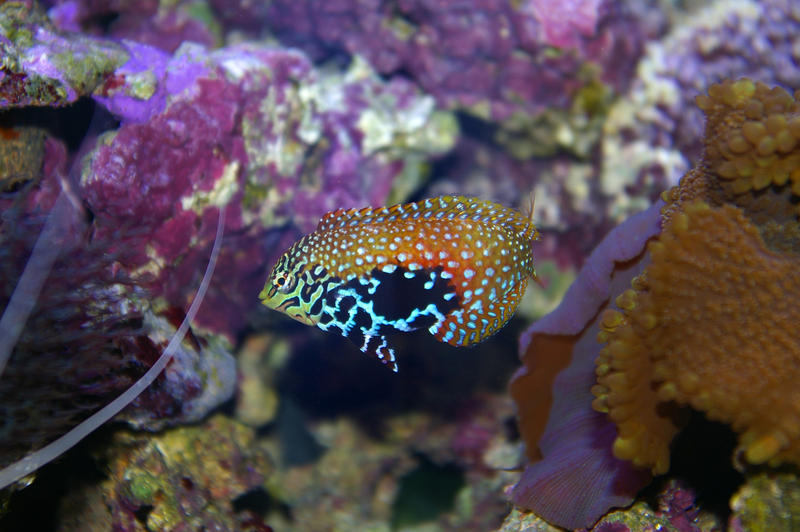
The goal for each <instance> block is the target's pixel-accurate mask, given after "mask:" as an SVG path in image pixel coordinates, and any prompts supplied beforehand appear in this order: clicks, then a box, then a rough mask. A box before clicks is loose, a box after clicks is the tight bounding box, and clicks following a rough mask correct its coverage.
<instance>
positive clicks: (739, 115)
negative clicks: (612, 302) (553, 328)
mask: <svg viewBox="0 0 800 532" xmlns="http://www.w3.org/2000/svg"><path fill="white" fill-rule="evenodd" d="M698 105H699V106H700V107H701V108H702V109H703V111H704V112H705V113H706V117H707V122H706V136H705V139H706V145H705V155H704V158H703V166H702V167H700V168H697V169H695V171H693V172H692V173H690V174H688V175H687V176H685V177H684V179H683V181H682V182H681V184H680V186H679V187H677V188H675V189H672V190H671V191H670V192H669V193H668V194H667V195H666V198H667V201H668V205H667V207H666V208H665V210H664V217H665V225H664V228H663V230H662V232H661V234H660V235H659V237H658V239H657V240H655V241H654V242H652V243H651V244H649V246H648V251H649V255H650V261H651V264H650V265H649V266H648V267H647V269H646V270H645V273H644V274H643V275H642V276H640V277H639V278H637V279H636V280H635V281H634V282H633V284H632V287H631V288H630V289H628V290H626V291H625V292H623V293H622V294H621V295H620V296H619V297H618V298H617V305H618V306H619V307H620V310H619V311H610V312H609V313H607V314H606V315H605V316H604V317H603V333H602V335H601V336H600V339H601V341H603V342H605V343H606V347H604V348H603V350H602V351H601V352H600V356H599V357H598V359H597V367H598V369H597V372H598V386H597V387H596V388H595V389H594V394H595V395H596V396H597V402H596V403H595V407H596V408H597V409H599V410H601V411H606V412H608V414H609V417H610V418H611V419H613V420H614V421H615V423H616V424H617V429H618V436H617V439H616V441H615V442H614V452H615V455H616V456H618V457H621V458H625V459H628V460H631V461H633V463H634V464H636V465H638V466H640V467H647V468H650V469H652V470H653V472H654V473H656V474H660V473H664V472H665V471H666V470H667V467H668V465H669V442H670V441H671V439H672V435H673V434H674V432H675V431H676V430H678V428H679V426H678V425H676V423H675V421H674V420H673V419H672V418H671V416H669V415H668V411H667V410H668V409H666V408H664V406H660V405H663V404H664V403H670V402H671V403H674V404H676V405H680V406H682V405H689V406H691V407H692V408H694V409H696V410H700V411H702V412H704V413H705V414H706V416H707V417H708V418H709V419H713V420H717V421H722V422H725V423H728V424H730V425H731V426H732V427H733V429H734V430H735V431H736V432H738V433H739V434H740V439H739V452H740V453H741V454H742V457H741V458H743V460H744V461H745V462H747V463H751V464H761V463H765V462H769V463H772V464H773V465H775V464H779V463H794V464H800V391H798V389H797V387H796V385H795V383H796V380H797V378H798V377H799V375H796V374H795V373H793V370H794V369H795V368H797V367H798V366H799V365H800V342H798V339H799V338H800V337H799V336H798V331H797V328H796V327H795V324H796V323H797V322H798V319H800V307H798V305H797V303H796V301H797V296H798V295H800V273H798V260H799V259H800V254H798V250H800V246H798V242H800V239H798V236H800V224H799V223H798V208H797V206H796V203H797V202H796V199H797V197H798V195H800V93H797V94H796V95H795V97H794V98H792V96H790V95H789V94H788V93H787V92H786V91H784V90H783V89H781V88H774V89H770V88H768V87H767V86H766V85H764V84H761V83H758V84H756V83H753V82H751V81H748V80H742V81H737V82H726V83H723V84H719V85H713V86H712V87H711V88H710V89H709V93H708V96H700V97H698ZM765 324H766V326H765ZM634 390H636V391H634Z"/></svg>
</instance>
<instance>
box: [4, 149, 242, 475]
mask: <svg viewBox="0 0 800 532" xmlns="http://www.w3.org/2000/svg"><path fill="white" fill-rule="evenodd" d="M49 142H50V143H53V144H54V141H49ZM56 146H58V145H57V144H54V145H53V146H51V147H48V148H47V149H46V151H48V152H50V153H49V154H48V157H49V158H50V159H49V160H48V162H47V164H45V166H44V172H45V175H44V176H43V177H42V178H41V181H40V183H39V184H38V186H36V187H28V189H27V190H25V191H23V192H20V193H18V194H17V195H16V196H7V197H4V198H3V199H2V204H1V205H2V208H3V212H4V218H3V222H2V224H0V244H2V245H1V246H0V258H2V260H0V264H1V265H2V266H1V267H0V280H2V282H0V306H2V308H4V309H6V308H8V306H7V305H8V302H9V298H10V295H11V292H12V290H13V289H14V288H15V286H16V284H17V282H18V280H19V279H20V274H21V272H22V270H23V267H25V264H26V259H27V258H28V257H29V256H30V254H31V246H32V243H33V242H34V241H35V240H36V238H37V235H38V232H39V231H40V230H41V225H42V219H43V218H44V215H45V214H46V213H47V212H48V210H49V209H51V208H52V205H53V203H54V198H55V196H57V195H58V190H59V189H60V185H59V183H58V181H57V180H56V178H55V175H54V174H56V173H62V172H63V171H64V168H63V164H58V163H57V162H56V160H58V159H59V158H60V160H61V162H62V163H63V161H64V150H63V148H62V149H61V150H59V149H57V148H56ZM51 172H52V173H51ZM70 209H71V207H70ZM76 214H80V213H79V212H78V213H76V212H71V214H70V215H64V216H63V217H62V218H61V219H60V220H58V222H57V223H59V224H61V225H62V226H63V230H62V236H61V237H60V240H59V241H58V242H51V243H49V245H51V246H59V248H60V255H59V256H58V257H57V259H56V260H55V262H54V264H53V267H52V270H51V271H50V274H49V276H48V278H47V281H46V283H45V285H44V289H43V291H42V293H41V294H40V295H39V297H38V299H37V301H36V305H35V307H34V308H33V311H32V313H31V315H30V317H29V318H28V320H27V323H26V324H25V328H24V329H23V331H22V334H21V335H20V337H19V339H18V341H17V342H16V345H14V349H13V352H12V354H11V358H10V360H9V362H8V365H7V366H6V367H5V371H4V372H3V374H2V378H0V404H2V411H3V416H2V418H3V419H4V420H5V422H4V424H3V426H2V428H0V465H2V466H6V465H8V464H9V463H10V462H12V461H14V460H16V459H19V458H21V457H22V456H23V455H24V454H26V453H28V452H30V451H34V450H37V449H38V448H40V447H41V446H42V445H44V444H45V443H48V442H50V441H52V440H53V439H55V438H56V437H58V436H60V435H62V434H63V433H64V432H66V431H67V430H69V429H71V428H73V427H74V426H75V425H77V424H78V423H79V422H81V421H83V420H84V419H85V418H86V417H87V416H89V415H90V414H92V413H93V412H94V411H96V410H97V409H98V408H100V407H102V406H104V405H105V404H106V403H108V402H109V401H110V400H112V399H114V398H115V397H116V396H117V395H119V394H120V393H121V392H122V391H124V390H125V389H126V388H128V386H130V385H131V384H132V383H133V382H134V381H135V380H136V379H138V378H139V377H140V376H141V375H142V374H144V372H145V371H147V369H148V368H149V367H150V365H152V364H153V362H154V361H155V360H156V358H158V356H159V354H160V353H161V352H162V351H163V350H164V348H165V347H166V345H167V342H168V341H169V339H170V336H171V335H172V333H173V332H174V331H175V328H176V325H174V324H173V323H172V322H173V321H180V318H181V317H182V310H181V309H180V308H178V309H175V310H174V311H173V310H170V311H161V312H160V314H157V313H156V312H155V311H154V309H153V307H152V306H151V305H150V303H149V294H148V292H147V290H146V289H144V287H143V284H144V283H142V282H141V279H140V276H134V275H132V274H131V272H130V271H128V270H126V269H124V268H122V267H121V266H120V265H121V264H123V263H125V262H126V261H127V258H126V254H127V253H128V250H126V249H124V248H118V247H115V245H114V244H113V243H112V242H113V241H114V240H116V239H117V238H121V237H124V236H125V231H124V230H123V229H120V230H119V231H118V232H116V233H109V234H107V235H105V236H103V235H99V234H92V230H91V229H92V228H91V226H90V225H89V224H87V223H86V220H84V219H81V217H80V216H76ZM172 314H175V315H174V316H172ZM173 317H174V319H169V318H173ZM194 339H195V342H194V343H193V344H189V343H187V344H184V345H182V346H180V347H179V348H178V350H177V352H176V353H175V356H174V358H173V360H172V364H170V366H169V368H168V369H167V370H166V372H165V373H164V375H163V377H162V378H161V379H159V380H157V381H156V383H155V384H154V385H153V386H151V387H150V388H149V389H147V390H146V391H145V392H144V393H143V394H141V395H140V396H139V398H138V399H137V400H136V401H134V403H133V404H132V405H131V406H130V407H129V408H128V409H126V410H125V411H124V412H123V413H122V414H121V415H120V417H119V419H124V420H127V421H129V422H130V423H131V424H132V425H134V426H136V427H139V428H146V429H150V430H156V429H159V428H162V427H163V426H165V425H169V424H174V423H177V422H191V421H197V420H199V419H201V418H202V417H203V416H204V415H206V414H207V413H208V411H209V410H211V409H213V408H215V407H216V406H218V405H219V404H220V403H221V402H222V401H225V400H226V399H227V398H229V397H230V396H231V394H232V393H233V387H234V383H235V371H236V370H235V366H234V360H233V357H232V356H231V355H230V353H229V352H228V351H227V350H226V348H225V347H224V346H223V345H222V344H221V343H220V342H219V341H218V340H216V339H214V338H209V337H204V336H200V335H198V336H196V337H194Z"/></svg>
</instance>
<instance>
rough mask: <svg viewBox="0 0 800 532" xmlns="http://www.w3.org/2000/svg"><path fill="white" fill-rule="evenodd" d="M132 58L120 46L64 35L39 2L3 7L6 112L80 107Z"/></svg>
mask: <svg viewBox="0 0 800 532" xmlns="http://www.w3.org/2000/svg"><path fill="white" fill-rule="evenodd" d="M127 60H128V55H127V53H126V52H125V48H124V47H123V46H121V45H120V44H118V43H116V42H113V41H109V40H107V39H100V38H97V37H93V36H90V35H83V34H80V33H72V32H62V31H59V30H58V29H56V28H55V27H54V25H53V24H52V23H51V22H50V19H49V18H48V17H47V15H45V13H44V12H43V11H42V9H41V8H40V7H39V5H38V4H37V3H36V2H3V3H2V4H0V108H8V107H22V106H30V105H42V106H44V105H47V106H64V105H68V104H71V103H74V102H75V101H76V100H77V99H78V98H80V97H83V96H87V95H89V94H91V93H92V91H93V90H95V88H97V86H98V85H100V83H102V82H103V80H105V79H106V78H107V77H108V76H109V75H111V73H113V72H114V70H116V69H117V68H118V67H119V66H120V65H122V64H123V63H125V61H127Z"/></svg>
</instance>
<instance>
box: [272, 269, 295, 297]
mask: <svg viewBox="0 0 800 532" xmlns="http://www.w3.org/2000/svg"><path fill="white" fill-rule="evenodd" d="M272 284H273V285H275V287H276V288H277V289H278V291H280V292H288V291H289V290H291V288H292V285H293V284H294V283H293V282H292V277H291V275H289V273H287V272H284V273H282V274H280V275H279V276H278V277H276V278H275V280H274V281H273V282H272Z"/></svg>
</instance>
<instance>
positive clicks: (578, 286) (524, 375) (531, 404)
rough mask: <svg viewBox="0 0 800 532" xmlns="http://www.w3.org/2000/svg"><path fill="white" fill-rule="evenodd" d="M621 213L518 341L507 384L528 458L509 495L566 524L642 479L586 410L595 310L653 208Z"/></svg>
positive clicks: (637, 254) (623, 271) (613, 288)
mask: <svg viewBox="0 0 800 532" xmlns="http://www.w3.org/2000/svg"><path fill="white" fill-rule="evenodd" d="M660 207H661V204H658V203H657V204H655V205H654V206H653V207H651V208H650V209H648V210H647V211H645V212H643V213H640V214H639V215H636V216H634V217H631V218H630V219H629V220H627V221H626V222H625V223H623V224H622V225H620V226H618V227H617V228H615V229H614V230H612V231H611V233H609V234H608V235H607V236H606V238H605V239H603V241H602V242H601V243H600V244H599V245H598V246H597V248H596V249H595V250H594V251H593V252H592V255H591V256H590V257H589V258H588V259H587V261H586V264H585V265H584V267H583V268H582V269H581V271H580V273H579V274H578V277H577V278H576V280H575V282H574V283H573V284H572V286H571V287H570V288H569V289H568V290H567V293H566V295H565V296H564V299H563V300H562V302H561V304H560V305H559V306H558V308H557V309H556V310H554V311H553V312H551V313H550V314H548V315H547V316H545V317H543V318H541V319H539V320H538V321H536V322H535V323H534V324H533V325H532V326H531V327H530V328H529V329H528V330H527V331H526V332H525V333H524V334H523V336H522V338H521V339H520V350H521V352H522V353H523V355H522V361H523V364H524V365H523V366H522V367H521V368H520V369H519V370H518V371H517V373H516V374H515V375H514V377H513V378H512V380H511V385H510V392H511V397H512V398H513V399H514V402H515V403H516V406H517V417H518V423H519V428H520V433H521V436H522V440H523V441H524V442H525V447H526V451H527V455H528V459H529V460H530V462H531V463H530V464H528V465H526V467H525V470H524V471H523V473H522V475H521V477H520V479H519V481H518V482H517V484H516V485H515V486H514V487H513V488H512V490H511V492H510V495H511V499H512V501H513V502H514V504H516V505H518V506H521V507H523V508H529V509H532V510H534V511H535V512H536V513H537V514H539V515H541V516H542V517H544V518H545V519H547V520H548V521H549V522H551V523H553V524H557V525H559V526H563V527H567V528H580V527H586V526H590V525H591V524H592V523H594V522H595V521H596V520H597V519H599V518H600V516H602V515H603V514H604V513H605V512H606V511H607V510H608V509H609V508H610V507H613V506H624V505H626V504H629V503H630V502H631V501H632V500H633V497H634V495H635V494H636V492H637V491H638V490H639V489H640V488H641V487H642V486H643V485H644V484H646V483H647V481H648V476H647V475H643V474H642V472H641V471H638V470H636V469H635V468H633V467H632V466H631V465H630V464H628V463H626V462H624V461H621V460H619V459H616V458H614V456H612V454H611V450H610V446H611V442H612V441H613V439H614V435H615V434H614V427H613V426H612V425H610V423H609V422H608V421H607V420H605V419H604V417H603V416H601V415H600V414H598V413H597V412H594V411H593V410H592V408H591V401H592V395H591V392H590V388H591V386H592V385H593V384H594V368H593V361H594V359H595V357H596V356H597V352H598V351H599V350H600V346H599V345H598V344H597V343H596V341H595V336H596V335H597V332H598V330H599V323H598V322H599V317H598V316H599V315H600V313H601V311H602V310H603V309H604V308H606V306H607V305H608V298H609V295H611V294H614V293H618V292H619V291H621V290H623V289H624V287H625V286H628V285H629V283H630V280H631V278H632V277H634V276H636V275H638V274H639V273H640V272H641V270H642V268H643V265H642V264H641V263H640V259H641V257H642V255H643V248H644V245H645V242H646V241H647V240H648V239H650V238H652V237H653V236H654V235H655V234H657V233H658V231H659V229H660V216H659V208H660Z"/></svg>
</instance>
